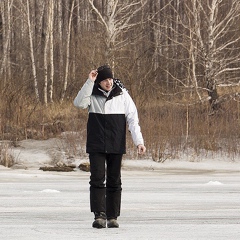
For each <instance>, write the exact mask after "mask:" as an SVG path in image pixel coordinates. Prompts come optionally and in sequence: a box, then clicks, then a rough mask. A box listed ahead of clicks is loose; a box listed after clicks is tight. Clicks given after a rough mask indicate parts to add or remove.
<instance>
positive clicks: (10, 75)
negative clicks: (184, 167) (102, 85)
mask: <svg viewBox="0 0 240 240" xmlns="http://www.w3.org/2000/svg"><path fill="white" fill-rule="evenodd" d="M239 14H240V2H239V0H229V1H222V0H192V1H180V0H161V1H158V0H102V1H99V0H1V2H0V87H1V95H2V96H4V95H5V96H6V95H8V96H9V97H10V96H12V94H15V95H16V94H18V93H19V94H20V93H21V94H23V95H26V96H27V97H29V98H31V100H32V101H36V102H40V103H42V104H45V105H48V104H49V103H52V102H62V101H64V100H65V99H69V98H72V97H73V95H75V94H76V91H77V90H78V88H79V87H80V85H81V83H82V82H83V81H85V79H86V77H87V74H88V72H89V71H90V70H91V69H93V68H96V67H97V66H99V65H101V64H105V63H108V64H110V65H111V66H112V68H113V69H114V73H115V76H117V77H119V78H120V79H122V80H123V82H124V83H125V85H127V87H128V88H129V89H130V91H132V93H133V95H136V96H138V97H139V98H141V97H142V98H143V100H142V101H145V100H146V96H145V95H151V94H153V95H154V96H156V97H159V96H161V97H160V98H166V99H168V97H169V96H173V95H174V96H181V98H182V96H183V95H184V96H185V98H187V103H188V104H196V103H201V102H204V101H208V102H209V104H210V106H211V111H212V112H213V113H214V112H215V111H218V110H219V109H220V108H221V103H222V101H224V99H229V98H231V99H237V98H238V92H237V91H234V92H231V94H228V95H227V96H226V94H225V95H224V97H221V96H220V95H219V93H218V86H238V85H239V82H240V81H239V77H240V61H239V60H240V51H239V47H240V29H239V23H240V16H239ZM140 96H141V97H140ZM157 99H158V98H157ZM8 100H9V99H8ZM140 101H141V99H140Z"/></svg>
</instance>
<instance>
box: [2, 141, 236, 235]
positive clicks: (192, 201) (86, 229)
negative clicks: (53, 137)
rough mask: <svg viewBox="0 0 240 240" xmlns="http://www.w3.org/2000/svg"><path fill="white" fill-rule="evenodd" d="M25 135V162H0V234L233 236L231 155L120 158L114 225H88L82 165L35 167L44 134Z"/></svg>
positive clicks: (41, 160) (44, 159)
mask: <svg viewBox="0 0 240 240" xmlns="http://www.w3.org/2000/svg"><path fill="white" fill-rule="evenodd" d="M28 143H29V144H30V141H29V142H26V141H25V142H24V144H25V145H24V151H23V149H22V150H21V160H19V161H20V163H21V164H23V165H24V166H26V167H27V168H24V169H10V168H5V167H3V166H0V223H1V224H0V239H3V240H5V239H6V240H28V239H29V240H38V239H39V240H43V239H44V240H45V239H46V240H47V239H50V240H55V239H56V240H66V239H68V240H75V239H76V240H77V239H78V240H79V239H103V240H108V239H109V240H110V239H111V240H112V239H117V240H120V239H121V240H123V239H124V240H125V239H131V240H135V239H136V240H146V239H147V240H151V239H154V240H155V239H156V240H158V239H161V240H175V239H177V240H206V239H208V240H226V239H227V240H235V239H240V201H239V199H240V191H239V189H240V163H239V162H238V161H235V162H228V161H225V160H221V159H220V160H215V161H212V160H207V159H206V160H204V161H202V162H201V161H199V162H187V161H184V160H179V161H177V160H176V161H168V162H165V163H156V162H153V161H152V160H147V159H143V160H141V159H139V160H137V159H136V160H128V159H125V160H124V162H123V169H122V181H123V185H122V187H123V193H122V210H121V216H120V217H119V219H118V221H119V224H120V228H119V229H107V228H106V229H93V228H92V227H91V224H92V221H93V214H92V213H90V210H89V173H88V172H83V171H80V170H79V169H75V171H73V172H44V171H41V170H39V166H40V165H42V164H45V163H46V164H47V163H48V161H49V159H48V157H49V151H48V149H47V150H46V149H45V147H43V146H45V145H49V143H50V142H49V141H47V142H39V144H38V142H34V144H33V143H31V146H30V148H29V150H28ZM38 147H39V157H37V156H38ZM18 150H19V149H18ZM78 161H80V160H79V159H78ZM84 161H86V159H84Z"/></svg>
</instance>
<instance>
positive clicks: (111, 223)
mask: <svg viewBox="0 0 240 240" xmlns="http://www.w3.org/2000/svg"><path fill="white" fill-rule="evenodd" d="M107 227H108V228H119V224H118V222H117V219H115V218H113V219H109V220H107Z"/></svg>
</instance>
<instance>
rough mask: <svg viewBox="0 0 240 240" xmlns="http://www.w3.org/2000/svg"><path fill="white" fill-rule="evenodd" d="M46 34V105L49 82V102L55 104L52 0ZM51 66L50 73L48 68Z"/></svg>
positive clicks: (48, 8)
mask: <svg viewBox="0 0 240 240" xmlns="http://www.w3.org/2000/svg"><path fill="white" fill-rule="evenodd" d="M46 15H47V17H46V19H47V21H46V22H47V24H46V33H45V45H44V89H43V95H44V104H45V105H47V103H48V94H47V93H48V82H49V100H50V102H53V78H54V62H53V19H54V0H50V1H49V2H48V4H47V11H46ZM49 65H50V73H49V72H48V66H49Z"/></svg>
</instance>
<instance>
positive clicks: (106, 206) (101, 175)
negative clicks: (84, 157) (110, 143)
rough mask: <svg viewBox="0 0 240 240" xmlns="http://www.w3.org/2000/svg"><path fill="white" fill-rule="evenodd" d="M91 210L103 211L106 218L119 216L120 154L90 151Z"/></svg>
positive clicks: (120, 189)
mask: <svg viewBox="0 0 240 240" xmlns="http://www.w3.org/2000/svg"><path fill="white" fill-rule="evenodd" d="M89 160H90V172H91V176H90V182H89V183H90V207H91V212H105V213H106V216H107V219H111V218H117V217H118V216H120V207H121V192H122V187H121V185H122V182H121V163H122V154H104V153H90V154H89Z"/></svg>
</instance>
